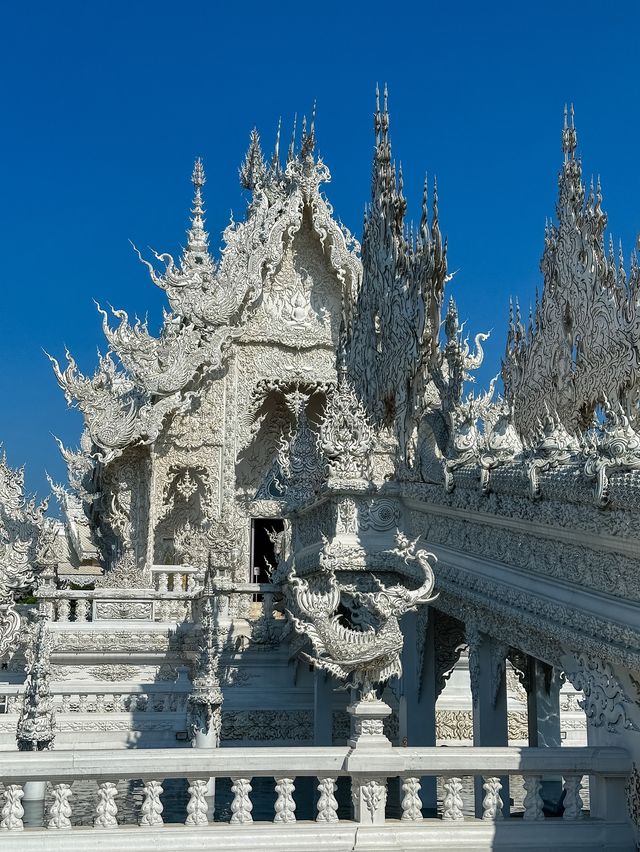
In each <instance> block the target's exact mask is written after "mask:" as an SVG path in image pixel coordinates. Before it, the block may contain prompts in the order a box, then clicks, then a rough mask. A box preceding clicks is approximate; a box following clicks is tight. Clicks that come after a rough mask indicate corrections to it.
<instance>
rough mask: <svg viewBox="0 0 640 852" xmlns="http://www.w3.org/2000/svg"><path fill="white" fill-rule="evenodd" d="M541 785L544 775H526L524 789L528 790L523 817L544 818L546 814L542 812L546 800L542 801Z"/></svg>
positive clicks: (528, 818) (529, 818)
mask: <svg viewBox="0 0 640 852" xmlns="http://www.w3.org/2000/svg"><path fill="white" fill-rule="evenodd" d="M541 787H542V777H541V776H540V775H525V776H524V789H525V790H526V796H525V797H524V817H523V819H526V820H540V819H544V814H543V813H542V808H543V806H544V802H543V801H542V796H541V795H540V789H541Z"/></svg>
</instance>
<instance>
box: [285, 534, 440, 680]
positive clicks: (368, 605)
mask: <svg viewBox="0 0 640 852" xmlns="http://www.w3.org/2000/svg"><path fill="white" fill-rule="evenodd" d="M396 542H397V547H396V548H393V549H392V550H389V551H387V552H388V553H390V554H394V555H396V556H399V557H400V558H401V559H402V560H403V561H404V562H406V563H409V562H415V563H416V564H417V566H419V568H420V570H421V572H422V575H423V581H422V584H421V585H420V586H419V587H418V588H417V589H415V590H413V591H411V590H409V589H407V588H406V587H405V586H403V585H400V584H397V585H393V586H385V585H384V584H383V583H382V582H381V581H380V580H379V579H378V578H377V577H375V576H372V580H373V582H374V584H375V585H376V586H377V587H378V591H376V592H363V591H359V590H358V589H357V588H356V587H355V586H351V585H340V584H339V583H338V581H337V579H336V576H335V574H334V572H333V571H325V572H323V575H321V576H320V578H319V579H318V581H317V584H316V586H315V588H311V586H310V584H309V583H308V582H307V581H306V580H303V579H301V578H300V577H298V576H296V574H295V569H294V568H292V569H291V571H290V573H289V578H288V581H289V591H290V598H291V599H292V608H294V609H295V610H296V611H297V614H293V613H292V612H291V609H289V610H288V614H289V617H290V618H291V622H292V624H293V627H294V629H295V630H296V631H297V632H298V633H301V634H304V635H306V636H308V638H309V639H310V640H311V644H312V646H313V650H314V652H315V656H313V657H312V656H310V655H307V654H304V655H303V656H304V657H305V659H307V660H308V661H309V662H310V663H312V664H313V665H315V666H318V667H319V668H321V669H324V670H325V671H328V672H330V673H331V674H333V675H335V677H337V678H338V679H340V680H343V681H347V680H348V679H349V678H351V683H352V684H353V685H354V686H357V687H360V688H361V690H362V693H363V695H364V696H367V695H370V694H371V693H372V691H373V686H374V685H375V684H377V683H383V682H384V681H387V680H388V679H389V678H391V677H394V676H396V677H400V675H401V674H402V663H401V660H400V654H401V652H402V644H403V637H402V631H401V630H400V625H399V620H400V618H401V617H402V616H403V615H404V614H405V612H409V611H410V610H415V609H416V608H417V607H418V606H419V605H421V604H426V603H429V602H430V601H432V600H434V599H435V596H434V595H432V592H433V586H434V582H435V580H434V576H433V570H432V567H431V563H430V560H433V561H435V559H436V557H435V556H434V555H433V554H432V553H428V552H427V551H426V550H416V545H417V542H418V539H415V540H414V541H409V539H408V538H407V537H406V536H405V535H403V534H402V533H400V532H398V533H397V535H396ZM341 594H346V595H349V596H350V597H352V598H353V600H354V601H355V603H356V604H357V605H358V606H360V607H364V608H365V609H366V610H368V614H369V615H371V616H372V617H373V619H369V620H374V621H375V622H377V627H373V626H369V627H366V628H365V629H363V630H354V629H353V628H351V627H347V626H346V625H344V624H343V623H341V616H340V615H338V613H337V610H338V607H339V605H340V596H341Z"/></svg>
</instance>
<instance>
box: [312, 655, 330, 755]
mask: <svg viewBox="0 0 640 852" xmlns="http://www.w3.org/2000/svg"><path fill="white" fill-rule="evenodd" d="M313 744H314V745H317V746H319V745H323V746H330V745H333V680H332V678H331V675H329V674H327V673H326V672H323V671H322V670H321V669H319V668H315V669H314V670H313Z"/></svg>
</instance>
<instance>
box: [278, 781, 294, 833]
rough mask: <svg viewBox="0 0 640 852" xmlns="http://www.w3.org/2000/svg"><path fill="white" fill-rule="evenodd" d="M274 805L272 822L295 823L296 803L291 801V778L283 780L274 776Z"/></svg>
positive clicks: (292, 789) (292, 786)
mask: <svg viewBox="0 0 640 852" xmlns="http://www.w3.org/2000/svg"><path fill="white" fill-rule="evenodd" d="M275 780H276V793H277V799H276V805H275V811H276V813H275V816H274V818H273V821H274V822H295V821H296V814H295V810H296V803H295V801H294V800H293V791H294V790H295V785H294V783H293V778H283V777H281V776H276V779H275Z"/></svg>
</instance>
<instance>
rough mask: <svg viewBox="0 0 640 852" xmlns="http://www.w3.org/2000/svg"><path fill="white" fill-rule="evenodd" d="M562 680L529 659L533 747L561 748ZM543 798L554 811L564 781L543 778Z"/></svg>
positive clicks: (531, 741)
mask: <svg viewBox="0 0 640 852" xmlns="http://www.w3.org/2000/svg"><path fill="white" fill-rule="evenodd" d="M561 686H562V678H561V676H560V672H559V671H558V669H554V668H551V667H550V666H547V665H545V664H544V663H542V662H540V660H536V659H535V658H534V657H529V660H528V671H527V687H528V690H527V721H528V726H529V745H530V746H532V747H534V748H545V747H546V748H559V747H560V746H561V745H562V739H561V736H560V687H561ZM540 795H541V796H542V799H543V801H544V803H545V806H546V807H547V808H548V809H549V810H551V811H553V810H556V809H558V808H559V806H560V797H561V795H562V778H561V777H560V776H559V775H544V776H543V778H542V790H541V793H540Z"/></svg>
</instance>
